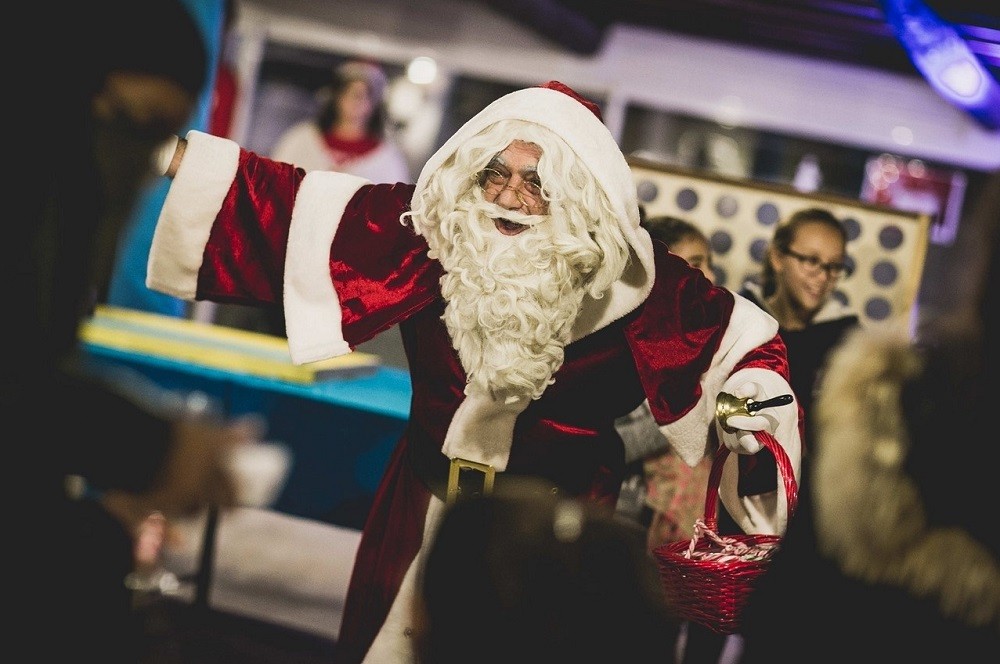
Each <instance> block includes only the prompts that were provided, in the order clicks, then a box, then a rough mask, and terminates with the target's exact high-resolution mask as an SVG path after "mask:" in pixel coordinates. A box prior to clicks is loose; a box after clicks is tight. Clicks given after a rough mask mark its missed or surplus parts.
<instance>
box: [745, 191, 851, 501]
mask: <svg viewBox="0 0 1000 664" xmlns="http://www.w3.org/2000/svg"><path fill="white" fill-rule="evenodd" d="M846 259H847V233H846V231H845V230H844V227H843V225H841V223H840V221H839V220H838V219H837V218H836V217H835V216H833V214H832V213H831V212H830V211H829V210H826V209H824V208H818V207H813V208H806V209H803V210H799V211H798V212H795V213H794V214H793V215H791V216H790V217H789V218H788V219H786V220H785V221H784V222H782V223H780V224H778V227H777V228H776V229H775V231H774V237H773V238H772V239H771V243H770V245H769V246H768V250H767V253H766V255H765V257H764V265H763V270H762V272H761V278H760V282H759V283H756V282H754V281H753V280H748V281H747V282H745V283H744V284H743V286H742V288H741V290H740V294H741V295H743V296H744V297H746V298H747V299H749V300H750V301H752V302H754V303H756V304H757V305H758V306H760V307H761V308H762V309H764V311H766V312H768V313H769V314H771V315H772V316H774V318H775V319H776V320H777V321H778V326H779V327H778V333H779V334H780V335H781V338H782V339H783V340H784V342H785V346H786V348H787V353H788V368H789V372H790V373H791V381H790V384H791V386H792V391H793V392H794V393H795V397H796V399H797V400H798V403H799V406H800V408H801V409H802V413H803V417H804V421H805V438H804V440H803V452H802V454H803V459H804V460H803V470H802V473H803V477H802V479H801V480H800V482H799V484H800V486H804V485H806V483H807V482H809V479H808V468H807V466H808V463H806V461H805V460H806V459H807V458H808V457H810V456H814V454H813V453H814V452H815V449H811V448H813V447H814V445H813V444H812V441H813V440H814V438H813V437H812V429H813V427H812V426H811V425H810V420H811V417H812V416H811V412H812V409H813V408H812V405H813V399H814V397H815V393H816V390H817V387H818V386H819V384H820V380H821V374H822V371H823V368H824V366H825V364H826V360H827V357H828V356H829V355H830V353H831V351H833V350H834V349H835V348H836V347H837V346H839V345H840V343H841V341H842V340H843V339H844V338H845V336H846V335H847V334H848V333H849V332H851V331H852V330H854V329H855V328H857V327H858V326H859V324H860V323H859V319H858V316H857V314H856V313H854V312H853V311H852V310H851V309H850V308H848V307H847V306H846V305H845V304H843V303H842V302H841V301H840V300H839V299H837V298H836V297H833V295H834V291H835V289H836V287H837V284H838V283H839V281H840V279H841V278H843V277H845V276H848V273H849V268H848V266H847V263H845V261H846ZM739 461H740V469H741V473H740V479H739V486H738V491H739V494H740V495H741V496H747V495H754V494H760V493H767V492H770V491H774V490H775V488H776V487H777V476H778V475H777V467H776V466H775V462H774V457H773V456H771V453H770V452H768V451H767V450H766V449H765V450H761V451H760V453H758V454H755V455H753V456H746V455H741V456H740V458H739ZM807 493H808V491H800V492H799V496H800V501H799V511H798V512H797V513H801V512H804V511H807V510H808V509H809V508H808V507H807V506H806V505H805V504H804V503H805V502H808V500H807V499H808V496H803V494H807Z"/></svg>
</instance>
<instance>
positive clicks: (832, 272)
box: [781, 249, 851, 279]
mask: <svg viewBox="0 0 1000 664" xmlns="http://www.w3.org/2000/svg"><path fill="white" fill-rule="evenodd" d="M781 253H783V254H785V255H786V256H791V257H792V258H794V259H795V260H797V261H798V262H799V265H801V266H802V270H803V271H804V272H805V273H806V274H808V275H809V276H816V275H817V274H819V273H820V272H826V273H827V275H828V276H829V277H830V278H831V279H839V278H840V277H841V276H844V275H846V276H851V268H850V266H848V265H847V263H836V262H833V261H830V262H829V263H824V262H823V261H821V260H820V259H819V257H818V256H806V255H805V254H800V253H799V252H797V251H793V250H792V249H782V250H781Z"/></svg>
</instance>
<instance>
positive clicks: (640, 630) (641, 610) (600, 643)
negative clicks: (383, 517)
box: [417, 479, 678, 664]
mask: <svg viewBox="0 0 1000 664" xmlns="http://www.w3.org/2000/svg"><path fill="white" fill-rule="evenodd" d="M470 583H471V584H473V586H474V588H473V587H472V586H470ZM419 600H420V607H421V610H422V612H421V620H420V621H419V624H420V629H418V630H417V631H418V634H417V642H418V644H419V648H418V650H419V652H420V661H421V662H427V663H428V664H431V663H432V662H433V663H434V664H464V663H465V662H469V661H472V660H474V661H475V662H477V663H478V664H492V663H496V664H507V663H509V662H527V663H533V662H538V663H539V664H548V663H550V662H579V663H580V664H583V663H585V662H641V661H655V662H660V663H662V664H669V663H670V662H672V661H673V658H672V657H671V651H672V644H673V641H674V639H675V638H676V634H677V624H678V622H677V619H676V617H675V616H674V615H673V614H672V612H671V610H670V608H669V605H668V603H667V602H668V598H667V597H665V595H664V591H663V585H662V584H661V583H660V577H659V573H658V571H657V568H656V564H655V563H654V561H653V559H652V558H650V556H649V555H648V554H647V551H646V547H645V533H644V532H643V529H642V528H640V527H639V526H638V525H636V524H634V523H632V522H631V521H627V520H625V519H622V518H618V517H615V516H614V515H613V513H612V512H611V511H610V510H609V509H608V508H607V507H602V506H599V505H597V504H596V503H593V502H590V501H583V500H579V499H573V498H568V497H564V496H560V495H558V494H557V493H552V492H551V491H550V490H549V487H548V485H547V484H546V483H545V482H543V481H541V480H533V479H525V480H523V481H522V483H521V484H520V485H518V484H514V485H511V486H507V487H504V489H502V490H498V491H497V493H495V494H493V495H491V496H486V497H482V498H474V499H469V500H463V501H459V502H458V503H456V504H455V505H453V506H451V507H450V508H448V510H447V511H446V512H445V514H444V517H443V519H442V521H441V526H440V528H439V529H438V531H437V534H436V535H435V538H434V541H433V542H432V543H431V545H430V546H429V548H428V552H427V557H426V560H425V563H424V567H423V569H422V576H421V582H420V595H419ZM497 635H500V636H499V638H498V636H497Z"/></svg>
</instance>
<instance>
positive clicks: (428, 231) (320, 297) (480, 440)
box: [147, 81, 801, 662]
mask: <svg viewBox="0 0 1000 664" xmlns="http://www.w3.org/2000/svg"><path fill="white" fill-rule="evenodd" d="M165 148H166V149H165V150H164V154H163V164H162V168H163V172H164V173H166V174H167V175H168V176H171V177H172V178H173V179H172V181H171V185H170V193H169V194H168V196H167V202H166V204H165V206H164V208H163V212H162V214H161V217H160V222H159V225H158V227H157V233H156V237H155V238H154V242H153V250H152V252H151V254H150V269H149V272H148V276H147V283H148V284H149V285H150V287H152V288H155V289H158V290H161V291H163V292H166V293H170V294H173V295H175V296H180V297H184V298H186V299H209V300H215V301H231V302H241V303H245V304H255V305H258V306H276V305H280V306H282V307H283V309H284V313H285V320H286V323H287V332H288V343H289V351H290V353H291V357H292V359H293V361H294V362H297V363H303V362H309V361H314V360H319V359H322V358H324V357H330V356H335V355H342V354H345V353H348V352H351V351H352V350H353V349H354V348H355V347H356V346H357V345H358V344H359V343H362V342H364V341H367V340H368V339H371V338H373V337H375V336H376V335H378V334H379V333H381V332H382V331H384V330H386V329H389V328H391V327H393V326H396V325H398V326H399V327H400V331H401V334H402V338H403V345H404V348H405V350H406V355H407V360H408V362H409V367H410V376H411V382H412V386H413V397H412V402H411V407H410V417H409V419H408V421H407V425H406V430H405V431H404V433H403V435H402V437H401V438H400V440H399V442H398V444H397V446H396V448H395V450H394V451H393V454H392V457H391V458H390V460H389V462H388V465H387V468H386V470H385V473H384V474H383V477H382V480H381V481H380V484H379V487H378V489H377V490H376V494H375V499H374V501H373V504H372V507H371V510H370V512H369V514H368V519H367V521H366V523H365V526H364V530H363V532H362V536H361V543H360V545H359V548H358V552H357V555H356V558H355V563H354V568H353V570H352V576H351V584H350V587H349V589H348V594H347V600H346V603H345V607H344V618H343V621H342V625H341V629H340V633H339V637H338V642H337V656H338V658H339V661H341V662H359V661H362V660H364V661H368V662H408V661H413V658H414V657H415V651H414V647H415V646H414V642H413V634H414V628H415V624H414V621H415V619H416V615H415V613H414V608H415V607H414V601H415V598H416V583H417V580H416V575H417V572H416V570H417V568H418V565H419V562H420V560H421V559H422V550H423V545H424V543H425V542H428V541H429V538H430V537H431V536H432V535H433V533H434V531H435V529H436V526H437V523H438V520H439V518H440V515H441V512H442V509H443V508H444V506H445V504H446V501H447V500H449V494H450V496H451V499H460V497H461V496H468V495H469V494H475V493H477V492H483V491H487V487H488V484H489V483H490V482H496V483H504V482H506V481H509V480H510V478H515V477H518V476H523V475H532V476H535V477H540V478H544V479H545V480H546V481H547V482H549V483H550V484H551V485H552V486H553V487H554V488H557V489H559V490H561V491H564V492H566V494H567V495H570V496H574V497H582V498H585V499H587V500H592V501H595V502H598V503H601V504H604V505H608V506H610V507H612V508H613V507H614V505H615V502H616V501H617V499H618V493H619V490H620V488H621V482H622V479H623V476H624V470H625V456H626V453H625V450H624V443H623V441H622V439H621V437H620V436H619V435H618V434H617V433H616V431H615V427H614V422H615V418H617V417H619V416H621V415H624V414H626V413H628V412H630V411H631V410H633V409H634V408H636V407H637V406H638V405H639V404H640V403H642V401H643V399H647V400H648V401H649V403H650V409H651V412H652V413H653V416H654V418H655V420H656V422H657V424H658V425H659V426H660V427H661V428H662V429H663V432H664V434H665V435H666V437H667V439H668V440H670V441H671V443H672V444H673V445H674V446H675V448H677V449H678V450H679V451H680V453H681V454H682V455H685V457H686V458H687V457H690V458H693V459H694V461H697V460H698V459H700V458H701V457H703V456H704V455H705V447H706V444H707V440H708V431H709V429H710V428H712V427H714V426H715V424H716V423H715V401H716V395H717V394H718V393H719V391H720V390H723V391H726V392H730V393H732V394H735V395H737V396H740V397H744V396H745V397H753V398H756V399H766V398H768V397H770V396H778V395H781V394H786V393H788V392H790V388H789V385H788V382H787V364H786V362H785V352H784V345H783V344H782V343H781V339H780V337H778V336H777V334H776V332H777V323H776V322H775V321H774V319H773V318H771V317H770V316H768V315H766V314H765V313H764V312H763V311H761V310H760V309H759V308H758V307H756V306H754V305H753V304H751V303H750V302H748V301H747V300H745V299H744V298H741V297H738V296H736V295H735V294H734V293H732V292H731V291H728V290H726V289H723V288H717V287H715V286H713V284H712V283H711V282H710V281H709V280H708V279H706V278H705V276H704V275H703V274H702V273H701V272H700V271H698V270H695V269H694V268H692V267H691V266H690V265H688V264H687V263H686V262H685V261H684V260H683V259H681V258H680V257H678V256H675V255H673V254H671V253H670V252H668V251H667V250H666V247H665V246H663V245H662V244H660V243H656V244H655V245H654V243H653V242H652V240H651V239H650V238H649V234H648V233H647V232H646V231H645V229H643V228H641V227H640V226H639V206H638V203H637V198H636V191H635V183H634V179H633V177H632V171H631V169H630V168H629V165H628V163H627V161H626V160H625V157H624V155H623V154H622V152H621V150H620V149H619V147H618V145H617V143H616V142H615V139H614V137H613V136H612V135H611V132H610V131H609V130H608V128H607V127H606V126H605V125H604V123H603V121H602V119H601V114H600V108H599V107H598V106H597V105H596V104H594V103H593V102H591V101H590V100H588V99H586V98H584V97H582V96H580V95H579V94H578V93H577V92H576V91H574V90H572V89H571V88H569V87H568V86H566V85H564V84H562V83H560V82H558V81H550V82H548V83H546V84H544V85H540V86H537V87H530V88H525V89H521V90H517V91H515V92H512V93H510V94H507V95H504V96H502V97H500V98H499V99H497V100H495V101H494V102H492V103H491V104H489V105H488V106H487V107H486V108H484V109H483V110H482V111H480V112H479V113H478V114H476V115H475V116H473V118H472V119H470V120H469V121H468V122H466V123H465V124H464V125H462V127H460V128H459V129H458V130H457V132H456V133H455V134H454V135H453V136H452V137H451V138H449V139H448V140H447V141H445V143H444V145H443V146H442V147H441V148H440V149H439V150H438V151H437V152H435V153H434V154H433V155H431V157H430V159H429V160H428V162H427V163H426V164H425V165H424V167H423V169H422V171H421V174H420V176H419V177H418V178H417V183H416V184H415V185H414V184H404V183H373V182H371V181H368V180H365V179H363V178H359V177H357V176H353V175H348V174H346V173H338V172H334V171H315V170H314V171H306V170H304V169H301V168H296V167H295V166H294V165H293V164H288V163H284V162H278V161H274V160H272V159H267V158H265V157H261V156H260V155H257V154H254V153H252V152H250V151H248V150H245V149H242V148H241V147H240V146H239V145H238V144H236V143H234V142H233V141H229V140H226V139H221V138H218V137H215V136H210V135H207V134H204V133H200V132H190V133H188V135H187V137H186V138H185V139H178V140H174V141H173V142H171V143H170V144H169V145H167V146H165ZM729 424H731V425H733V427H734V430H731V431H728V432H722V433H720V439H721V441H722V443H723V444H725V445H727V446H729V448H730V449H733V450H735V451H737V452H738V453H739V454H753V453H756V452H757V451H758V450H759V449H760V447H761V445H760V444H759V443H758V442H757V439H756V437H755V436H754V433H753V432H754V431H757V430H761V429H767V430H768V431H771V432H772V433H773V434H774V435H775V437H776V438H777V439H778V440H779V441H780V443H781V444H782V445H783V446H785V448H786V449H787V450H788V454H789V456H790V457H792V458H793V459H795V460H796V462H797V460H798V456H799V446H800V442H801V432H800V430H799V426H798V425H799V420H798V416H797V409H796V408H794V407H785V408H774V409H769V412H767V413H766V414H758V415H755V416H753V417H733V418H730V419H729ZM335 443H336V441H331V444H335ZM691 463H693V461H692V462H691ZM735 468H736V464H735V463H734V464H731V465H730V469H731V470H735ZM449 478H451V479H452V481H451V482H449ZM449 484H450V485H451V488H452V491H450V492H449V490H448V487H449ZM734 485H735V476H733V475H730V476H729V477H728V478H727V479H726V481H724V482H723V484H722V487H721V494H722V497H723V500H724V501H726V502H727V507H728V509H729V512H730V513H731V514H732V515H733V516H734V518H737V519H738V521H739V522H740V523H741V525H742V526H743V527H745V528H747V529H749V530H754V531H757V530H759V529H765V530H767V531H773V532H781V531H782V530H783V529H784V525H785V523H786V521H787V514H786V510H785V500H784V498H783V497H780V496H779V495H778V493H777V492H775V494H773V495H771V496H768V497H767V499H765V500H761V501H753V500H748V501H742V500H739V499H737V498H735V496H734V493H733V492H731V491H730V490H729V489H731V488H732V487H733V486H734ZM498 638H503V635H498Z"/></svg>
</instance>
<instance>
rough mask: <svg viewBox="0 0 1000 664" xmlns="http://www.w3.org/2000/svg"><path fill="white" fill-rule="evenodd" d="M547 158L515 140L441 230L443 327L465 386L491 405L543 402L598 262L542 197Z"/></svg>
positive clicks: (481, 177)
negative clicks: (589, 272)
mask: <svg viewBox="0 0 1000 664" xmlns="http://www.w3.org/2000/svg"><path fill="white" fill-rule="evenodd" d="M541 156H542V150H541V149H540V148H539V147H538V146H537V145H535V144H533V143H527V142H524V141H513V142H512V143H511V144H510V145H508V146H507V148H506V149H504V150H503V151H502V152H500V153H498V154H497V155H496V157H494V158H493V159H492V160H491V161H490V162H489V164H488V165H487V167H486V168H485V169H484V170H483V171H482V172H481V173H480V174H479V176H478V183H479V185H480V187H481V189H482V191H481V192H479V191H476V190H475V189H473V190H471V191H469V192H468V195H467V196H468V197H467V198H465V199H461V200H460V201H459V205H458V209H459V210H460V211H457V212H456V213H455V214H453V215H449V216H448V219H447V221H446V222H445V224H444V226H445V227H446V230H445V232H444V233H443V236H444V237H447V238H449V239H450V242H448V243H447V244H446V245H444V246H441V247H440V249H441V251H440V259H441V262H442V265H444V267H445V268H446V274H445V276H444V277H443V279H442V282H441V285H442V295H443V296H444V298H445V299H446V300H447V301H448V306H447V308H446V310H445V315H444V320H445V323H446V324H447V326H448V329H449V332H450V333H451V336H452V340H453V342H454V344H455V348H456V349H457V350H458V352H459V356H460V358H461V360H462V365H463V366H464V367H465V369H466V372H467V374H468V379H469V380H470V382H475V383H477V384H478V385H479V386H480V387H481V388H482V389H483V390H484V391H486V392H488V393H490V394H491V395H493V397H494V398H506V397H510V396H517V397H530V398H537V397H538V396H540V395H541V393H542V391H543V390H544V389H545V387H546V386H547V385H548V384H549V383H551V381H552V375H553V374H554V373H555V372H556V371H557V370H558V368H559V367H560V365H561V364H562V361H563V348H564V346H565V344H566V343H567V341H568V339H569V332H570V328H571V326H572V323H573V321H574V320H575V319H576V316H577V314H578V312H579V309H580V305H581V302H582V300H583V296H584V283H585V274H584V272H585V268H584V265H589V264H591V263H592V262H593V261H596V260H597V258H596V257H595V256H594V253H595V252H596V251H597V250H596V248H594V247H593V246H588V245H587V243H584V242H581V241H580V240H579V239H578V238H575V237H573V236H572V235H568V234H565V233H561V232H560V231H559V230H557V229H563V228H566V226H567V224H565V223H559V220H558V219H554V218H553V216H552V211H550V210H549V205H548V203H547V202H546V201H545V200H544V199H543V198H542V196H541V182H540V181H539V179H538V173H537V167H538V161H539V158H540V157H541ZM558 214H559V215H564V214H566V213H565V212H564V211H562V210H560V211H559V212H558Z"/></svg>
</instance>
